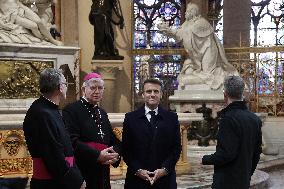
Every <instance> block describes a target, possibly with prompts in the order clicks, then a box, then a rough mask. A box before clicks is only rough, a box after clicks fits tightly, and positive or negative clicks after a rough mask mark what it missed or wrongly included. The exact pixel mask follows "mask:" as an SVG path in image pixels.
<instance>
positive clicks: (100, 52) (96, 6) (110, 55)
mask: <svg viewBox="0 0 284 189" xmlns="http://www.w3.org/2000/svg"><path fill="white" fill-rule="evenodd" d="M112 12H114V13H115V15H116V16H117V17H118V19H119V20H118V22H115V21H114V20H113V19H112ZM89 21H90V23H91V24H92V25H93V26H94V44H95V52H94V56H93V59H123V58H124V57H123V56H119V54H118V50H117V49H116V48H115V45H114V33H113V28H112V25H111V24H112V23H113V24H115V25H120V29H122V28H123V26H124V19H123V16H122V12H121V9H120V4H119V0H93V4H92V7H91V12H90V14H89Z"/></svg>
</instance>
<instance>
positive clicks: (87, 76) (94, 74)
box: [83, 72, 102, 81]
mask: <svg viewBox="0 0 284 189" xmlns="http://www.w3.org/2000/svg"><path fill="white" fill-rule="evenodd" d="M93 78H100V79H101V78H102V76H101V75H100V74H97V73H95V72H92V73H89V74H87V75H86V76H85V77H84V79H83V80H84V81H87V80H89V79H93Z"/></svg>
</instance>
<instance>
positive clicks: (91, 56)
mask: <svg viewBox="0 0 284 189" xmlns="http://www.w3.org/2000/svg"><path fill="white" fill-rule="evenodd" d="M14 1H15V2H16V1H20V2H21V3H22V4H23V5H24V6H25V7H28V9H29V10H30V11H32V14H35V15H36V17H33V19H30V18H29V17H28V16H26V18H25V19H29V20H31V21H32V22H33V23H35V24H37V25H36V28H38V29H34V28H32V27H30V26H29V22H25V21H24V19H23V22H20V21H15V22H13V23H12V22H10V20H7V19H6V17H5V14H6V12H5V11H7V10H9V5H8V3H5V2H6V1H4V0H0V5H1V7H0V162H1V163H0V188H1V186H2V185H1V183H2V182H4V181H5V179H17V178H30V177H31V175H32V168H31V166H32V164H31V159H30V156H29V153H28V151H27V149H26V144H25V138H24V135H23V131H22V122H23V118H24V116H25V113H26V111H27V109H28V108H29V106H30V105H31V103H32V102H33V101H34V100H35V99H36V98H38V97H39V95H40V91H39V89H38V80H39V74H40V72H41V71H42V70H44V69H45V68H51V67H54V68H61V69H62V70H63V71H64V75H65V77H66V79H67V82H68V92H67V99H66V100H65V101H64V102H62V103H61V104H60V107H61V108H63V107H64V106H65V105H67V104H69V103H71V102H73V101H75V100H76V99H78V98H79V97H80V95H81V89H80V88H81V85H82V80H83V77H84V76H85V75H86V74H87V73H90V72H97V73H100V74H101V75H102V78H103V79H104V81H105V91H104V98H103V100H102V102H101V104H100V106H101V107H103V108H104V109H105V110H106V112H108V114H109V118H110V121H111V123H112V126H113V130H114V131H115V133H116V134H117V135H118V136H119V137H120V138H121V133H122V122H123V118H124V114H125V113H127V112H129V111H132V110H135V109H137V108H138V107H139V106H141V105H142V104H143V100H142V98H141V92H142V90H143V89H142V84H143V82H144V81H145V80H146V79H147V78H157V79H158V80H160V81H161V82H162V84H163V98H162V101H161V103H162V106H163V107H165V108H166V109H169V110H171V111H175V112H177V113H178V115H179V120H180V123H181V135H182V145H183V148H182V154H181V157H180V160H179V162H178V164H177V167H176V169H177V172H178V174H179V177H178V182H179V183H180V184H179V188H180V189H181V188H194V187H197V186H199V187H203V188H206V187H209V186H210V182H211V180H210V178H209V177H210V176H211V174H212V168H204V167H202V166H198V165H196V159H198V154H199V155H200V154H207V153H210V152H212V151H214V147H215V145H216V141H215V139H216V132H217V129H218V128H217V127H216V119H217V116H218V111H219V110H221V109H222V107H223V105H224V104H223V99H222V98H223V96H222V95H221V96H220V94H219V93H218V91H219V92H220V91H221V92H222V86H218V87H217V89H214V90H213V89H212V88H211V89H208V90H207V92H206V90H203V94H199V93H198V91H200V89H196V90H195V89H192V88H190V84H188V85H185V88H182V87H181V83H182V82H181V80H180V78H181V75H182V74H185V76H186V75H187V74H190V73H187V72H186V71H185V72H184V68H185V66H186V65H185V64H186V62H187V61H186V60H189V59H191V58H192V57H194V55H193V54H190V53H189V52H188V48H187V43H186V42H185V41H186V40H185V38H184V39H183V40H178V39H177V38H175V37H174V36H173V35H168V34H167V33H165V32H162V31H161V29H160V26H161V23H162V22H163V23H164V25H165V26H166V27H168V28H173V29H176V28H180V27H181V26H182V25H183V23H184V22H186V20H187V15H186V12H187V5H188V4H189V3H194V4H196V5H197V6H198V7H199V11H200V15H199V17H203V18H205V20H206V22H208V23H209V24H210V25H211V26H210V28H211V27H212V33H213V34H212V35H214V36H216V37H217V38H216V39H217V41H218V45H217V46H218V48H219V46H222V51H223V50H224V56H225V58H226V59H227V61H228V64H230V65H232V66H233V67H234V69H236V71H237V72H238V74H239V75H240V76H241V77H242V78H243V79H244V81H245V83H246V93H245V101H246V102H247V105H248V107H249V109H250V110H251V111H252V112H254V113H256V114H257V115H259V116H260V117H261V119H262V121H263V128H262V132H263V154H262V157H261V162H260V164H259V166H258V169H259V172H257V174H256V175H255V177H254V179H253V180H254V181H255V182H254V183H253V184H252V185H251V186H252V187H254V188H275V189H277V188H283V187H284V183H283V181H282V185H281V184H279V183H278V185H279V186H278V185H277V183H276V184H275V185H272V186H270V187H269V186H268V185H269V182H271V180H272V181H273V179H274V180H276V182H280V181H279V180H281V179H279V178H278V180H277V178H276V177H277V176H279V175H281V174H284V169H280V168H279V170H278V171H279V174H278V173H277V172H273V171H271V170H274V169H275V168H278V167H281V166H282V168H283V165H284V139H283V134H284V128H283V125H284V71H283V68H284V0H238V1H235V0H114V1H111V0H92V1H91V0H79V1H77V0H14ZM106 2H112V3H113V4H112V6H113V7H112V9H113V10H112V9H111V12H112V14H111V15H110V16H111V17H112V18H111V21H110V22H109V23H108V24H110V25H111V31H110V36H109V38H110V39H111V42H109V41H107V40H108V39H106V40H103V41H98V40H97V39H96V33H97V35H100V33H99V32H100V31H97V28H96V25H97V26H98V23H96V21H93V20H92V18H91V13H92V11H93V9H95V8H94V7H95V5H96V4H98V3H102V4H104V3H106ZM4 6H5V7H6V8H4ZM2 9H3V10H2ZM6 9H7V10H6ZM19 11H20V10H19ZM26 12H28V11H26ZM24 16H25V15H24ZM11 18H12V17H11ZM36 19H39V20H42V22H44V27H45V28H43V26H42V25H41V24H39V21H38V20H36ZM40 23H41V22H40ZM7 27H8V28H13V29H12V30H15V31H16V30H17V31H18V32H13V31H12V30H11V29H7ZM206 27H207V26H206ZM201 29H202V28H201ZM203 29H204V31H205V30H206V28H205V26H204V28H203ZM45 30H46V31H48V32H49V31H50V32H49V33H46V32H45ZM192 30H194V28H193V29H192ZM38 31H39V32H40V34H39V35H40V36H41V37H39V36H38V33H37V32H38ZM199 32H200V31H199ZM193 33H194V32H193ZM204 33H206V31H205V32H204ZM192 35H193V34H192ZM204 35H209V34H204ZM202 37H203V36H198V37H197V38H198V39H199V38H202ZM216 39H215V40H216ZM109 43H111V44H110V46H112V45H113V46H112V47H108V46H107V45H109ZM204 43H205V42H204ZM206 43H208V41H207V42H206ZM102 44H104V45H105V46H106V47H105V48H106V49H108V50H107V51H108V52H110V51H111V53H110V55H109V54H105V52H103V50H102V51H100V50H101V49H99V48H98V46H100V45H102ZM210 45H211V43H210V42H209V45H208V46H210ZM109 49H111V50H109ZM207 58H208V57H207ZM209 59H210V57H209ZM203 85H205V84H204V83H202V86H203ZM187 86H188V88H187ZM209 88H210V87H209ZM190 91H197V92H196V94H195V93H193V92H192V93H191V92H190ZM211 92H212V93H211ZM215 92H216V93H215ZM187 93H189V94H187ZM205 93H209V95H206V94H205ZM195 95H199V96H198V98H196V96H195ZM210 95H211V96H214V95H215V96H214V97H210ZM199 97H200V98H199ZM125 166H126V165H125V164H124V163H123V162H122V163H121V165H120V166H119V168H116V169H114V168H112V169H111V176H112V177H111V178H112V184H113V188H114V189H116V188H117V189H120V188H122V185H123V184H121V183H120V182H123V178H124V176H125V169H126V168H125ZM200 171H204V172H205V173H206V174H204V175H205V176H204V175H202V176H200V177H197V176H196V177H190V178H191V181H190V182H187V180H188V177H187V176H186V175H194V174H195V173H197V172H200ZM281 171H282V172H281ZM207 173H208V174H207ZM270 173H271V174H270ZM269 175H270V177H269ZM275 175H276V176H275ZM201 177H202V179H200V178H201ZM260 178H266V180H265V179H264V180H265V181H263V180H261V181H259V179H260ZM200 180H203V181H200ZM269 180H270V181H269ZM193 181H194V182H193ZM208 183H209V184H208ZM259 183H260V184H259ZM258 184H259V185H258ZM3 186H4V185H3ZM27 187H28V186H27ZM3 188H4V187H3ZM10 189H12V188H10Z"/></svg>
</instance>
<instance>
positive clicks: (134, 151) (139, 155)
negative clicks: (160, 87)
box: [122, 106, 181, 189]
mask: <svg viewBox="0 0 284 189" xmlns="http://www.w3.org/2000/svg"><path fill="white" fill-rule="evenodd" d="M155 127H156V128H155V129H152V128H151V124H150V122H149V121H148V119H147V117H146V115H145V107H144V106H143V107H141V108H139V109H138V110H136V111H133V112H130V113H127V114H126V115H125V120H124V123H123V135H122V148H123V159H124V161H125V162H126V164H127V166H128V168H127V174H126V179H125V186H124V188H125V189H134V188H135V189H176V188H177V183H176V172H175V165H176V163H177V161H178V159H179V156H180V153H181V138H180V126H179V122H178V117H177V114H175V113H173V112H169V111H167V110H165V109H163V108H161V107H159V108H158V115H157V117H156V122H155ZM153 130H154V131H153ZM163 167H164V168H166V169H167V170H168V174H167V175H166V176H164V177H162V178H160V179H159V180H157V181H156V183H155V184H154V185H153V186H150V184H149V181H145V180H142V179H141V178H139V177H138V176H136V175H135V173H136V172H137V170H139V169H146V170H148V171H154V170H156V169H159V168H163Z"/></svg>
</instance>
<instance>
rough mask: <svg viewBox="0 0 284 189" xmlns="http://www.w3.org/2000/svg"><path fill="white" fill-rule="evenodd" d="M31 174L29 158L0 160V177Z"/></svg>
mask: <svg viewBox="0 0 284 189" xmlns="http://www.w3.org/2000/svg"><path fill="white" fill-rule="evenodd" d="M23 173H26V174H30V173H32V159H31V158H14V159H0V175H4V174H23Z"/></svg>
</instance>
